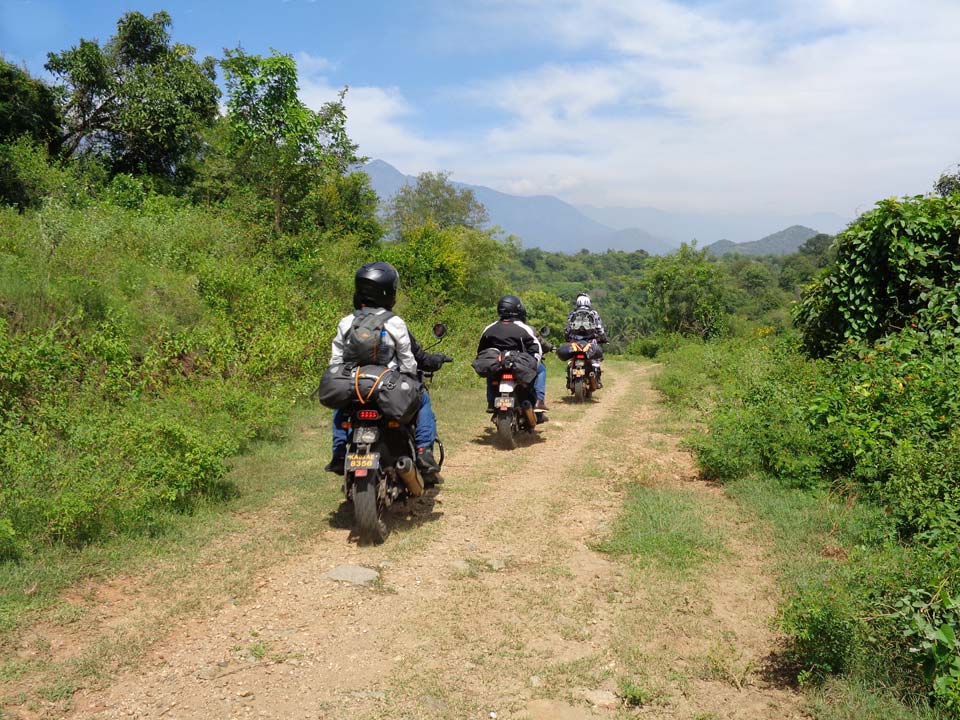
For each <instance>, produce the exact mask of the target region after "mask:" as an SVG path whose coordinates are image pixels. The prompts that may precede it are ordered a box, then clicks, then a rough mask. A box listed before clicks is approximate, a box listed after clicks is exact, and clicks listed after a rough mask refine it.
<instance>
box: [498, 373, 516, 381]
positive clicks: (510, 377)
mask: <svg viewBox="0 0 960 720" xmlns="http://www.w3.org/2000/svg"><path fill="white" fill-rule="evenodd" d="M500 379H501V380H513V373H504V374H503V375H501V376H500Z"/></svg>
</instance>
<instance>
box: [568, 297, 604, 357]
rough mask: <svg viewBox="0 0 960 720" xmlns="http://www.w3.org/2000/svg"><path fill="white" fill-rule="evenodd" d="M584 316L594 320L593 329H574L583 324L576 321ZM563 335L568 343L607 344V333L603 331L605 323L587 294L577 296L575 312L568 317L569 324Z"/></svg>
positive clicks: (572, 311)
mask: <svg viewBox="0 0 960 720" xmlns="http://www.w3.org/2000/svg"><path fill="white" fill-rule="evenodd" d="M582 315H587V316H588V317H590V318H592V325H593V327H592V328H589V329H588V328H582V327H574V325H580V324H581V323H577V322H576V319H578V318H579V317H580V316H582ZM563 335H564V337H565V338H566V339H567V342H575V341H580V340H596V341H597V342H598V343H601V344H602V343H605V342H607V331H606V330H604V329H603V321H602V320H601V319H600V313H598V312H597V311H596V310H594V309H593V305H592V304H591V302H590V296H589V295H587V294H586V293H585V292H582V293H579V294H578V295H577V299H576V301H575V304H574V307H573V310H571V311H570V314H569V315H568V316H567V324H566V326H565V327H564V328H563Z"/></svg>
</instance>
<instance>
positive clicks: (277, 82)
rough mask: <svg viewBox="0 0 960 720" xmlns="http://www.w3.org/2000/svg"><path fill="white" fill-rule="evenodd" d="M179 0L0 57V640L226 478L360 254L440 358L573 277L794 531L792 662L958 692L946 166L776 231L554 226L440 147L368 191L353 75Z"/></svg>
mask: <svg viewBox="0 0 960 720" xmlns="http://www.w3.org/2000/svg"><path fill="white" fill-rule="evenodd" d="M172 29H173V25H172V20H171V18H170V16H169V15H167V14H166V13H164V12H159V13H156V14H154V15H153V16H151V17H147V16H144V15H142V14H140V13H136V12H131V13H127V14H126V15H124V16H123V17H122V18H120V20H119V21H118V23H117V27H116V32H115V34H114V35H113V37H112V38H111V39H110V40H109V41H108V42H106V43H103V44H99V43H97V42H93V41H86V40H82V41H80V42H79V43H78V44H77V45H76V46H74V47H71V48H69V49H66V50H63V51H60V52H53V53H51V54H50V56H49V59H48V63H47V69H48V70H49V72H50V73H51V74H52V75H53V77H54V78H56V87H51V86H50V85H48V84H46V83H44V82H42V81H40V80H38V79H36V78H32V77H30V76H29V74H28V73H27V72H26V71H24V70H22V69H21V68H18V67H16V66H14V65H12V64H10V63H7V62H4V61H0V204H2V207H0V478H2V482H0V589H2V595H0V650H2V648H3V647H4V643H5V642H6V641H7V635H6V633H10V632H12V629H13V628H14V627H15V626H16V624H17V623H18V622H19V618H20V617H21V614H22V613H23V612H24V608H27V607H33V606H35V605H37V604H42V602H44V601H45V598H47V599H49V598H52V597H54V596H55V595H56V593H57V592H59V591H60V589H61V588H62V585H63V583H65V582H67V580H68V579H60V580H52V581H50V584H49V586H42V587H40V588H39V590H38V589H37V588H38V585H37V581H35V579H34V577H35V573H36V569H37V568H39V567H40V566H41V565H42V564H43V560H44V558H47V557H50V554H51V553H53V554H56V553H64V554H66V553H71V552H74V551H76V550H77V549H78V548H83V547H89V546H96V545H97V544H98V543H106V542H110V541H116V540H117V539H118V538H129V537H134V536H140V537H142V536H144V535H153V536H156V535H160V534H162V533H164V532H165V529H166V528H167V525H168V523H169V522H170V518H172V517H175V516H176V515H177V514H184V513H190V512H192V511H194V510H195V509H196V508H197V507H198V506H199V505H201V504H203V505H215V506H218V507H219V505H218V504H221V503H225V502H226V501H227V500H229V499H230V498H231V497H233V496H234V495H235V494H236V492H237V490H236V488H234V487H232V486H231V484H230V483H229V482H227V481H226V479H225V478H226V472H227V469H228V467H229V464H230V463H231V461H232V458H236V457H237V455H238V454H241V453H243V452H244V451H245V449H246V448H247V446H248V445H249V444H250V443H251V441H253V440H255V439H278V438H280V437H281V436H282V435H283V433H284V432H285V430H286V428H287V421H288V418H289V415H290V412H291V409H292V408H293V407H294V406H295V405H296V404H297V403H303V402H306V399H307V397H308V396H309V394H310V393H311V391H312V390H313V389H314V388H315V386H316V384H317V381H318V378H319V376H320V374H321V373H322V371H323V369H324V368H325V367H326V363H327V360H328V357H329V355H328V353H329V345H330V340H331V337H332V335H333V332H334V327H335V323H336V321H337V319H338V318H340V317H341V316H342V315H343V314H345V313H347V312H348V311H349V310H350V308H351V296H352V278H353V273H354V271H355V269H356V268H357V267H358V266H359V265H361V264H362V263H364V262H367V261H370V260H373V259H378V260H387V261H389V262H391V263H393V264H395V265H396V266H397V267H398V269H399V271H400V276H401V283H402V287H401V293H400V300H399V302H398V305H397V308H396V310H397V312H398V313H399V314H400V315H402V316H403V317H404V318H406V319H407V321H408V322H409V323H410V326H411V328H412V329H413V331H414V333H415V334H417V335H418V336H420V337H426V336H427V335H428V334H429V328H430V327H431V325H432V324H433V323H435V322H445V323H447V324H448V325H449V327H450V329H451V336H450V338H449V339H448V340H447V341H446V342H447V345H446V346H445V350H446V351H447V352H448V353H450V354H452V355H455V356H457V358H458V360H459V361H460V362H458V363H456V364H455V365H454V366H452V367H450V368H449V369H448V370H444V372H443V374H442V376H441V377H439V378H438V384H440V385H441V386H442V385H447V386H449V387H456V386H458V385H464V386H465V385H466V381H467V380H468V379H470V380H472V379H473V373H472V371H471V370H470V367H469V359H470V358H471V356H472V352H473V350H474V348H475V344H476V341H477V338H478V336H479V333H480V331H481V329H482V328H483V327H484V325H485V324H486V323H488V322H490V321H491V320H492V319H493V318H494V317H495V306H496V301H497V298H498V297H499V296H500V295H501V294H503V293H505V292H508V291H510V292H517V293H518V294H520V295H521V296H522V297H523V299H524V301H525V302H526V304H527V306H528V308H529V311H530V320H531V322H532V323H533V324H535V325H542V324H549V325H550V326H551V327H552V328H554V329H555V330H558V329H560V328H562V326H563V323H564V320H565V318H566V314H567V312H568V310H569V308H570V305H571V303H572V301H573V299H574V298H575V296H576V295H577V293H579V292H588V293H590V294H591V296H592V297H593V300H594V305H595V307H596V308H597V309H598V310H599V311H600V313H601V314H602V316H603V318H604V321H605V324H606V325H607V326H608V328H609V331H610V337H611V343H610V346H609V351H611V352H612V353H622V354H625V355H627V356H629V357H632V358H635V359H637V360H641V359H643V358H656V359H657V361H658V362H661V361H662V362H663V363H664V365H665V367H664V369H663V370H662V372H661V374H660V376H659V379H658V383H659V386H660V389H661V390H662V392H663V393H664V395H665V397H666V398H667V400H668V401H669V402H672V403H674V404H675V405H676V406H677V407H678V408H681V409H684V410H685V411H686V412H688V413H689V414H690V417H693V422H694V423H695V424H696V425H697V426H698V427H699V428H700V430H699V431H697V432H696V433H694V434H693V435H692V436H691V437H690V438H689V439H688V442H689V444H690V446H691V447H692V448H693V449H694V451H695V453H696V456H697V459H698V462H699V465H700V468H701V471H702V473H703V475H704V476H705V477H707V478H710V479H713V480H716V481H718V482H720V483H724V484H726V485H727V487H728V489H729V491H730V493H731V494H732V495H733V496H735V497H737V498H739V499H740V500H741V501H742V503H743V506H744V507H745V508H747V511H748V512H752V513H754V514H755V515H757V516H759V517H761V518H762V519H763V520H764V521H765V522H767V523H769V525H770V526H771V527H772V528H773V529H772V532H773V533H774V534H776V535H777V537H778V538H779V540H778V541H779V542H782V543H783V544H784V546H789V547H790V553H791V554H790V557H791V558H794V557H795V558H796V559H797V560H796V562H794V561H792V560H787V561H784V563H783V567H781V568H778V572H779V573H780V579H781V585H782V588H783V591H784V597H785V600H784V604H783V607H782V610H781V615H780V618H779V622H780V626H781V628H782V629H783V630H784V632H785V633H786V635H787V636H788V640H789V646H788V647H787V649H786V650H785V652H784V653H783V657H781V658H779V665H778V669H779V670H781V671H783V672H785V673H787V674H788V675H789V676H790V677H791V678H793V679H796V680H799V681H800V682H801V683H802V684H805V685H810V686H814V687H820V688H824V687H826V688H831V689H834V688H837V687H839V688H840V690H838V692H840V693H841V694H844V693H845V694H844V695H843V697H852V696H853V694H855V693H854V690H851V688H855V689H856V692H857V693H861V695H858V696H857V697H858V698H861V699H860V700H858V702H862V703H864V707H866V706H867V705H869V706H870V707H881V708H886V709H888V710H889V709H890V708H893V710H889V712H896V713H901V714H900V715H896V717H934V716H937V714H938V713H940V714H942V715H943V716H946V717H957V716H960V610H958V605H957V603H958V598H960V560H958V557H957V553H956V549H957V544H958V542H960V490H958V487H960V432H958V430H957V426H956V417H957V416H958V415H960V370H958V368H960V341H958V337H960V336H958V330H960V297H958V292H960V291H958V287H960V194H958V192H957V191H958V187H960V184H958V182H957V179H956V177H955V176H949V175H948V176H945V177H943V178H941V179H940V181H939V182H938V183H937V184H936V191H935V192H934V193H932V194H931V195H929V196H922V197H914V198H905V199H900V200H898V199H889V200H884V201H882V202H880V203H878V204H877V205H876V207H875V208H874V209H872V210H870V211H868V212H866V213H865V214H864V215H863V216H862V217H860V218H859V219H858V220H857V221H855V222H854V223H852V224H851V225H850V226H849V227H848V228H847V229H846V230H844V231H843V232H841V233H840V234H839V235H837V236H836V237H835V238H834V237H831V236H827V235H813V236H812V237H808V238H807V239H806V240H805V242H804V243H803V245H801V246H800V248H799V252H796V253H792V254H788V255H778V256H757V257H745V256H738V255H727V256H723V257H715V256H713V255H711V254H710V253H709V252H708V249H703V248H697V246H696V245H686V244H685V245H683V246H682V247H681V248H680V249H679V250H677V251H676V252H675V253H673V254H670V255H667V256H663V257H652V256H648V255H647V253H645V252H642V251H638V252H620V251H609V252H605V253H600V254H594V253H589V252H586V251H582V252H579V253H577V254H562V253H551V252H545V251H543V250H541V249H538V248H524V247H521V246H520V245H519V244H518V243H517V242H516V241H515V240H514V239H513V238H510V237H507V236H504V235H502V234H500V233H498V232H496V231H491V230H485V229H483V228H484V224H485V222H484V221H485V219H486V210H485V208H484V206H483V204H482V203H481V202H480V201H479V200H478V198H477V197H476V196H475V195H474V193H472V192H471V191H470V190H469V189H466V188H462V187H457V186H455V185H453V184H451V183H450V182H448V178H447V176H446V175H445V174H443V173H424V174H423V175H421V176H420V177H419V178H417V182H416V183H415V184H411V185H407V186H404V187H403V188H400V189H399V192H398V193H397V195H396V196H395V198H394V199H393V201H392V202H391V203H390V206H389V210H388V212H387V213H382V212H381V211H379V210H378V198H377V196H376V194H375V193H374V192H373V190H372V189H371V186H370V181H369V178H368V177H367V176H366V175H365V174H364V173H361V172H355V171H354V169H355V168H356V167H358V166H359V164H360V163H361V162H362V161H363V160H364V158H363V148H362V147H357V145H356V144H355V143H354V142H353V141H352V139H351V138H350V137H349V135H348V133H347V131H346V110H345V106H344V102H343V100H344V94H343V93H346V92H347V90H346V89H344V90H343V92H342V93H341V94H340V96H339V98H334V99H332V100H331V101H330V102H329V103H327V104H326V105H325V106H323V107H322V108H321V109H320V110H318V111H315V110H311V109H310V108H308V107H307V106H306V105H304V104H303V103H302V102H301V101H300V99H299V98H298V79H297V67H296V63H295V61H294V59H293V58H292V57H291V56H289V55H285V54H282V53H279V52H275V53H273V54H272V55H270V56H257V55H252V54H248V53H246V52H244V51H243V50H242V49H239V48H238V49H234V50H228V51H225V53H224V56H223V57H221V58H198V57H196V53H195V51H194V50H193V48H190V47H188V46H185V45H182V44H179V43H177V42H175V40H174V37H173V35H172ZM218 78H219V79H220V81H221V82H222V87H223V91H221V85H218V84H217V80H218ZM551 382H553V380H551ZM325 449H326V447H325V446H323V451H325ZM83 572H86V573H89V574H95V573H96V572H97V569H96V568H85V569H84V571H83ZM28 580H29V582H31V583H33V585H32V586H30V585H29V583H28V582H27V581H28ZM58 582H59V583H60V584H59V585H58V584H57V583H58ZM28 586H30V587H32V588H33V589H32V590H31V592H29V593H28V592H26V591H25V590H24V589H23V588H24V587H28ZM836 678H842V679H841V680H836ZM863 698H866V699H863ZM844 702H845V701H844ZM850 702H851V703H853V701H850ZM871 703H873V704H872V705H871ZM840 704H842V703H840ZM832 707H839V705H838V704H836V703H835V704H834V705H833V706H832ZM850 707H855V706H854V705H853V704H851V705H850ZM830 712H833V711H832V710H825V711H824V712H823V713H821V714H820V715H819V717H823V718H829V717H841V716H843V715H842V714H834V715H831V714H830ZM837 712H839V711H837ZM851 712H852V713H853V715H857V713H856V712H854V711H851ZM885 712H886V711H885ZM904 713H907V714H904ZM847 716H850V715H847Z"/></svg>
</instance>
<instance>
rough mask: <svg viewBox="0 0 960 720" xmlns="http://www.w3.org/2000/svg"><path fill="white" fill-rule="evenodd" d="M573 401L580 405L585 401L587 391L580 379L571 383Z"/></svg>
mask: <svg viewBox="0 0 960 720" xmlns="http://www.w3.org/2000/svg"><path fill="white" fill-rule="evenodd" d="M573 399H574V400H575V401H576V402H578V403H582V402H583V401H584V400H586V399H587V391H586V388H585V387H584V384H583V380H582V379H580V378H577V379H576V380H574V381H573Z"/></svg>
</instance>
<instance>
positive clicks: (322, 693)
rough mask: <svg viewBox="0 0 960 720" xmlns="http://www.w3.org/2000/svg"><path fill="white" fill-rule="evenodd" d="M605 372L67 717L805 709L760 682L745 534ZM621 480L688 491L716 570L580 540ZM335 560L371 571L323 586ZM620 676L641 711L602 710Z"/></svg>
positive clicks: (636, 384) (624, 712) (671, 713)
mask: <svg viewBox="0 0 960 720" xmlns="http://www.w3.org/2000/svg"><path fill="white" fill-rule="evenodd" d="M615 367H616V370H615V371H614V370H613V368H611V370H612V371H611V372H610V373H609V382H608V384H607V387H606V388H605V389H604V390H603V391H602V392H601V393H600V394H599V402H597V403H593V404H590V405H589V406H588V407H572V406H569V405H567V404H566V403H565V402H563V401H562V400H561V396H560V392H559V388H558V387H557V386H558V385H559V383H554V388H553V390H554V392H553V393H552V397H551V398H550V401H551V403H552V405H554V407H555V413H554V417H555V418H556V419H555V420H554V421H553V422H551V423H549V424H547V425H546V426H545V429H544V430H543V433H542V440H540V441H538V442H533V443H530V444H528V445H526V446H523V447H520V448H518V449H516V450H514V451H509V452H505V451H498V450H496V449H494V448H493V447H492V446H491V445H490V444H489V441H488V439H487V438H488V434H487V429H486V423H484V422H483V420H482V419H481V417H480V416H479V414H478V415H477V418H476V424H475V425H474V426H473V427H471V428H467V429H466V430H465V432H468V433H471V437H472V438H473V439H472V440H471V442H469V443H466V444H465V446H464V448H463V449H461V450H460V451H459V452H458V453H457V454H456V455H455V456H454V457H451V458H450V459H449V463H448V465H447V466H446V468H445V476H446V478H447V483H446V485H445V486H444V487H443V489H442V490H441V492H440V493H439V495H437V496H435V497H432V498H431V499H429V500H423V501H420V502H419V503H418V504H417V505H416V506H414V507H413V508H412V510H408V515H406V516H405V515H404V513H403V512H402V511H401V512H399V513H398V514H397V516H396V518H395V520H396V522H397V523H398V524H399V525H401V526H403V530H402V532H398V533H397V534H396V535H394V536H392V537H391V538H390V539H388V541H387V542H386V543H385V544H384V545H382V546H379V547H358V546H357V545H355V544H353V543H351V542H349V541H348V533H349V529H348V527H347V526H348V525H349V522H348V520H349V515H348V514H347V513H346V512H344V513H341V514H340V515H338V516H336V518H339V520H341V521H343V522H340V521H337V520H336V519H335V521H334V522H333V523H332V524H331V528H330V529H329V530H328V531H327V532H326V533H325V535H324V536H323V537H322V538H321V539H320V540H319V541H318V542H316V543H315V544H314V545H313V546H312V547H307V548H304V552H303V554H302V555H300V556H299V557H296V558H295V559H293V560H291V561H289V562H287V563H285V564H283V565H280V566H276V567H274V568H272V569H271V570H270V571H269V572H268V573H266V574H265V575H264V576H263V577H261V578H260V579H259V581H258V582H257V591H256V593H255V595H254V597H253V598H252V599H250V600H247V601H243V602H241V603H239V604H232V603H226V604H224V605H223V606H221V607H220V608H219V609H218V610H217V611H215V612H214V613H213V614H211V615H209V616H207V617H203V618H202V619H200V620H197V621H193V622H190V623H188V624H186V625H183V626H181V627H179V628H177V629H176V630H175V631H173V632H172V633H170V635H169V636H168V637H167V638H166V639H164V640H163V641H161V642H160V643H159V644H157V645H156V646H154V647H153V648H152V649H151V650H149V651H148V652H147V654H146V656H145V657H144V659H143V660H142V661H141V662H140V663H139V665H138V667H137V668H136V670H134V671H130V672H127V673H126V674H124V675H121V676H120V677H118V678H116V679H115V680H114V681H113V682H112V684H110V685H109V686H108V687H106V688H105V689H103V690H100V691H95V692H86V691H81V692H80V693H78V694H77V695H76V696H75V697H74V703H73V711H72V713H71V715H70V716H71V717H78V718H79V717H83V718H86V717H99V718H126V717H142V718H161V717H162V718H203V719H204V720H208V719H209V718H231V717H237V718H246V717H250V718H257V717H268V718H347V719H350V718H451V719H452V718H493V717H496V718H499V719H501V720H502V719H506V718H528V719H530V720H534V719H542V720H546V719H547V718H551V719H554V718H556V719H560V720H563V719H564V718H571V719H572V718H594V717H608V718H609V717H632V716H635V715H641V716H649V717H656V718H660V717H663V718H701V719H702V720H707V719H708V718H791V717H803V714H802V713H801V712H800V710H799V708H800V700H799V699H798V697H797V696H796V695H795V694H794V693H793V692H792V691H790V690H787V689H783V688H779V687H774V686H771V685H770V684H769V683H768V682H766V681H765V680H764V678H763V675H762V673H760V672H759V671H758V670H759V668H761V667H762V665H763V662H764V658H765V657H766V656H767V655H768V654H769V653H770V651H771V650H772V649H773V648H774V644H775V638H774V637H773V635H772V633H771V631H770V629H769V618H770V617H771V616H772V614H773V611H774V607H775V602H776V597H775V593H774V586H773V583H772V582H771V581H770V580H769V578H767V577H766V576H765V575H764V572H763V571H764V566H763V561H764V557H763V552H762V549H760V548H758V547H757V546H756V542H755V540H754V539H752V538H753V535H752V529H751V528H750V527H749V526H747V525H744V524H741V523H739V522H737V521H736V512H735V508H734V507H733V506H732V504H731V503H730V501H729V500H727V499H726V498H725V497H724V496H723V495H722V493H720V492H719V491H717V490H715V489H713V488H710V487H708V486H707V485H705V484H703V483H701V482H699V481H697V480H696V479H695V476H694V473H693V469H692V463H691V460H690V458H689V457H688V456H687V455H686V453H684V452H683V451H680V450H678V449H677V447H676V438H673V437H671V436H668V435H664V434H662V433H660V432H658V430H657V425H656V423H655V419H656V414H657V407H656V397H655V395H654V393H653V391H652V390H651V389H650V386H649V376H650V373H651V371H652V370H651V367H650V366H639V365H633V364H626V363H622V364H617V365H616V366H615ZM440 412H441V421H442V420H443V418H442V408H440ZM638 480H639V481H641V482H643V483H645V484H646V485H648V486H650V487H653V488H674V489H675V488H678V487H680V488H684V489H690V490H691V491H692V492H693V493H694V494H695V495H696V497H697V498H700V499H702V501H703V503H704V506H705V507H707V508H708V509H710V511H711V513H712V514H711V522H715V523H717V524H718V526H720V527H722V529H723V532H724V537H725V538H726V539H725V544H726V553H725V554H724V555H723V557H722V558H721V559H719V560H716V561H714V562H711V563H707V564H706V565H704V566H703V567H702V568H701V570H700V571H699V573H698V574H697V575H695V576H694V577H692V578H687V579H683V578H676V577H671V573H669V571H666V572H665V571H664V570H662V569H661V570H660V571H656V570H651V569H649V568H648V569H646V570H641V569H637V568H636V567H634V566H632V565H631V564H630V563H629V562H627V561H620V560H616V559H611V557H610V556H607V555H605V554H603V553H600V552H597V551H595V550H594V549H592V547H593V546H594V545H595V543H596V542H597V541H599V540H601V539H602V538H603V537H605V536H606V535H607V534H608V533H609V530H610V527H611V525H612V524H613V522H614V521H615V519H616V517H617V513H618V512H619V509H620V507H621V506H622V500H623V493H624V490H625V488H626V486H627V484H628V483H630V482H635V481H638ZM331 482H332V479H331ZM343 564H355V565H362V566H366V567H369V568H374V569H377V570H379V572H380V580H379V581H378V582H376V583H374V584H373V585H371V586H367V587H360V586H354V585H349V584H343V583H337V582H334V581H332V580H329V579H327V578H325V577H323V575H324V574H325V573H326V572H328V571H329V570H331V569H332V568H334V567H336V566H339V565H343ZM623 678H629V679H635V680H636V681H637V683H638V684H642V686H643V688H644V690H645V692H644V695H645V697H644V700H643V702H644V704H643V705H642V706H641V707H639V708H628V707H626V706H624V705H623V704H622V703H621V702H620V701H619V699H617V698H616V695H615V693H617V692H618V682H619V681H620V680H622V679H623Z"/></svg>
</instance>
